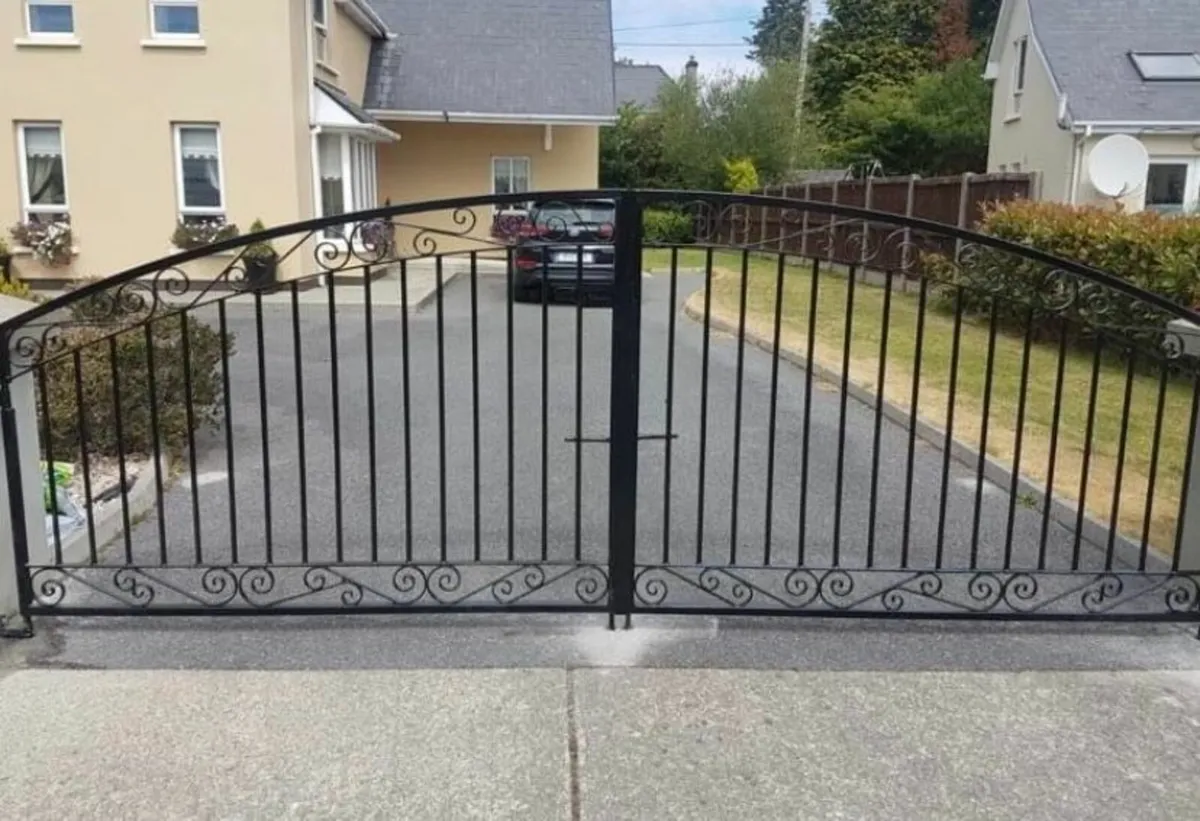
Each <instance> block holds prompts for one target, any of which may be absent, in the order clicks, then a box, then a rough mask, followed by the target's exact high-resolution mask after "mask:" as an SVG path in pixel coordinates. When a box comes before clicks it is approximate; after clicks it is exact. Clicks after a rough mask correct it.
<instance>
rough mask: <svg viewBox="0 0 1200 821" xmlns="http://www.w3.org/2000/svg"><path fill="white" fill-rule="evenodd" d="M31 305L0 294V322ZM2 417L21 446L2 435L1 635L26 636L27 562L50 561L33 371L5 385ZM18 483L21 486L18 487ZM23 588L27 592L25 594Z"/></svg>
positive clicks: (1, 392)
mask: <svg viewBox="0 0 1200 821" xmlns="http://www.w3.org/2000/svg"><path fill="white" fill-rule="evenodd" d="M31 307H33V304H32V303H30V302H25V301H24V300H20V299H13V298H12V297H7V296H0V321H5V320H7V319H10V318H11V317H14V316H16V315H17V314H20V313H22V312H24V311H26V310H28V309H29V308H31ZM4 400H7V402H5V401H4ZM0 421H2V423H3V427H4V428H11V430H12V431H13V432H14V433H15V437H14V438H15V440H16V451H17V452H16V453H9V452H8V451H7V449H6V445H5V443H6V442H7V441H8V440H9V437H6V436H0V459H2V460H3V464H4V470H2V471H0V635H5V636H23V635H28V634H29V622H28V619H27V618H26V614H25V605H26V604H27V603H28V600H29V593H28V591H29V590H30V589H31V588H30V582H29V577H28V570H27V568H26V565H28V564H36V563H45V562H46V561H48V560H49V545H48V544H47V542H46V525H45V522H46V512H45V510H44V507H43V504H42V492H41V490H42V488H41V482H42V477H41V473H42V471H41V467H40V464H39V458H40V454H41V449H40V443H39V441H38V420H37V396H36V391H35V389H34V375H33V374H32V373H26V374H22V375H21V376H18V377H17V378H16V379H13V380H12V382H11V383H10V384H9V385H8V389H7V391H5V390H4V389H3V386H0ZM15 484H19V487H18V488H14V485H15ZM14 490H15V491H17V492H14ZM18 498H19V500H20V506H21V509H18V510H14V509H13V505H12V503H13V501H14V500H16V499H18ZM22 590H25V591H27V592H26V593H25V595H22Z"/></svg>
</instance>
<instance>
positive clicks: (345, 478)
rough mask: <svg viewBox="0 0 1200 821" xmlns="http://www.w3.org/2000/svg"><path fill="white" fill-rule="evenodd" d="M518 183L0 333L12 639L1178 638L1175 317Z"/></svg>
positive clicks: (901, 220)
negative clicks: (456, 626)
mask: <svg viewBox="0 0 1200 821" xmlns="http://www.w3.org/2000/svg"><path fill="white" fill-rule="evenodd" d="M528 196H529V195H502V196H491V197H474V198H468V199H462V200H454V201H443V202H433V203H423V204H417V205H404V206H389V207H387V208H382V209H377V210H374V211H371V212H364V213H361V214H355V215H350V216H344V217H337V218H331V219H322V220H315V221H311V222H306V223H303V224H297V225H292V226H286V227H281V228H277V229H272V230H270V231H267V232H264V233H262V234H258V235H253V236H246V237H240V238H237V239H233V240H229V241H226V242H221V243H217V244H214V245H211V246H208V247H205V248H200V249H196V250H192V251H188V252H185V253H181V254H178V255H176V256H174V257H170V258H168V259H164V260H161V261H157V262H153V263H149V264H147V265H143V266H140V267H138V268H135V269H133V270H130V271H127V272H124V273H122V274H118V275H116V276H113V277H110V278H108V279H104V280H100V281H95V282H90V283H87V284H85V285H84V286H83V287H80V288H78V289H76V290H73V291H71V292H70V293H68V294H66V295H64V296H61V297H58V298H56V299H53V300H51V301H48V302H45V303H43V304H40V305H38V306H37V307H35V308H33V309H32V310H30V311H29V312H27V313H25V314H23V315H22V316H20V317H17V318H15V319H13V320H10V321H8V322H6V323H4V324H3V325H0V336H2V341H3V348H2V350H3V351H5V352H6V356H5V359H4V362H3V375H2V379H0V387H2V390H3V393H2V395H0V402H2V408H0V410H2V412H3V442H4V450H5V453H6V454H8V455H9V458H8V459H7V460H6V477H7V480H8V482H7V484H8V495H9V499H8V503H9V505H10V510H11V511H13V512H14V514H15V513H17V512H21V511H24V512H25V515H13V517H12V521H13V523H14V525H13V534H12V535H13V542H14V544H15V549H16V556H17V561H18V564H19V566H20V567H21V568H22V570H21V572H20V574H19V584H20V587H21V590H20V595H21V600H22V605H23V610H24V612H23V614H22V615H23V616H26V617H28V616H38V615H48V614H61V615H105V614H119V615H130V614H159V615H168V614H175V615H185V614H198V613H204V614H214V615H215V614H234V615H247V614H257V613H275V614H313V613H329V612H346V611H352V612H359V613H377V612H422V611H424V612H430V611H438V612H440V611H450V610H465V611H472V612H480V611H497V610H502V611H514V610H538V611H593V612H605V613H608V614H610V616H612V617H616V616H629V615H630V614H632V613H636V612H669V613H700V612H705V613H756V614H805V615H819V616H901V617H918V618H933V617H954V618H1005V619H1033V618H1037V619H1112V620H1160V621H1167V620H1171V621H1185V620H1198V619H1200V610H1198V609H1197V605H1198V602H1200V545H1197V544H1195V543H1194V542H1196V541H1197V540H1200V532H1198V531H1197V529H1196V528H1197V525H1196V524H1195V522H1191V523H1189V522H1188V518H1187V516H1188V510H1187V498H1188V492H1189V488H1190V486H1191V484H1192V483H1191V476H1190V472H1191V471H1190V469H1191V466H1192V463H1193V461H1194V451H1195V450H1196V447H1197V443H1196V440H1195V436H1194V431H1195V429H1196V417H1197V407H1198V398H1200V391H1198V386H1200V382H1198V378H1200V370H1198V369H1197V367H1196V362H1195V360H1194V359H1193V358H1191V357H1189V356H1187V355H1185V348H1186V345H1185V342H1186V339H1185V338H1184V335H1183V334H1182V332H1181V331H1179V330H1178V326H1173V325H1172V324H1171V323H1173V322H1175V321H1176V320H1188V321H1192V322H1200V316H1197V315H1196V314H1195V313H1193V312H1192V311H1190V310H1188V309H1187V308H1185V307H1183V306H1181V305H1177V304H1175V303H1173V302H1171V301H1170V300H1168V299H1166V298H1164V297H1161V296H1158V295H1156V294H1153V293H1150V292H1147V291H1144V290H1141V289H1139V288H1137V287H1135V286H1134V285H1132V284H1131V283H1129V282H1127V281H1125V280H1123V279H1121V278H1119V277H1118V276H1114V275H1110V274H1107V273H1104V272H1101V271H1097V270H1094V269H1092V268H1089V267H1088V266H1086V265H1084V264H1081V263H1076V262H1071V261H1068V260H1063V259H1058V258H1055V257H1053V256H1050V255H1048V254H1045V253H1043V252H1041V251H1038V250H1036V249H1034V248H1032V247H1027V246H1024V245H1020V244H1016V243H1013V242H1010V241H1006V240H1002V239H998V238H995V237H991V236H984V235H981V234H976V233H972V232H968V231H964V230H960V229H958V228H953V227H949V226H944V225H939V224H935V223H930V222H927V221H924V220H917V219H912V218H908V217H904V216H899V215H893V214H886V213H882V212H876V211H869V210H863V209H860V208H855V207H850V206H844V205H837V204H831V203H817V202H806V201H797V200H785V199H777V198H764V197H757V196H741V195H718V194H697V193H686V192H652V191H579V192H554V193H551V194H545V195H538V196H539V199H540V201H541V202H542V204H543V205H547V204H550V205H551V206H552V207H550V208H547V209H545V210H544V211H543V212H542V213H554V214H556V216H553V217H549V218H545V219H540V220H539V219H538V218H536V217H535V218H533V219H532V220H531V219H529V217H528V215H527V214H523V212H520V211H519V210H517V211H513V209H514V208H516V207H517V206H520V205H521V204H522V203H521V200H522V198H523V197H528ZM604 201H611V203H612V205H611V213H612V215H613V216H612V224H608V223H606V224H604V225H601V226H599V227H598V228H597V226H595V225H593V226H591V232H590V233H589V234H588V237H587V238H586V239H584V238H581V234H580V231H579V230H577V229H578V225H579V224H580V223H581V221H586V220H582V218H581V217H580V214H581V212H582V211H583V210H584V209H587V210H588V211H589V213H593V214H594V213H595V212H596V211H597V209H599V210H601V211H603V209H604V208H606V207H609V206H605V205H604ZM589 219H594V217H589ZM608 259H612V260H613V262H612V264H611V266H609V265H608V262H607V260H608ZM275 274H277V275H278V278H275V277H274V276H273V275H275ZM608 275H611V280H609V279H607V278H606V277H607V276H608ZM527 301H532V304H525V303H526V302H527ZM31 425H36V426H37V428H38V437H37V439H36V441H37V442H38V443H39V444H38V446H37V450H38V451H39V452H38V453H32V449H31V446H30V443H31V442H33V441H34V439H32V438H31V437H30V435H29V434H30V431H31V429H32V428H31ZM14 454H15V458H14V456H13V455H14ZM35 464H36V469H37V471H38V472H39V474H41V475H44V477H45V478H44V480H42V482H41V487H39V486H38V485H35V484H33V483H32V481H31V475H30V474H31V470H32V469H33V467H32V466H34V465H35ZM56 464H57V465H59V467H56ZM72 471H73V473H74V478H68V477H67V476H66V474H68V473H71V472H72ZM59 487H62V488H63V489H64V494H63V495H65V496H66V500H65V501H63V502H60V501H57V500H56V499H57V497H58V496H59V494H58V493H57V490H55V488H59ZM48 489H49V490H48ZM43 494H47V510H50V509H51V508H52V507H54V508H56V509H57V512H58V513H59V515H57V516H49V515H48V516H47V518H46V527H45V533H44V534H43V533H42V531H41V527H40V525H41V523H40V522H39V521H37V520H36V518H32V517H31V516H30V515H28V512H29V511H30V510H34V511H36V510H37V508H38V507H39V506H38V505H37V504H36V502H33V503H32V504H31V499H35V498H36V497H38V496H41V495H43ZM52 499H53V500H55V501H51V500H52ZM59 505H61V507H58V506H59ZM1193 518H1195V516H1193ZM35 524H36V525H37V526H36V527H35V526H34V525H35Z"/></svg>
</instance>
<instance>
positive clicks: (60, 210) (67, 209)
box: [17, 121, 71, 222]
mask: <svg viewBox="0 0 1200 821" xmlns="http://www.w3.org/2000/svg"><path fill="white" fill-rule="evenodd" d="M27 128H57V129H58V145H59V148H60V149H61V150H62V166H63V204H62V205H34V204H33V203H32V202H30V199H31V194H32V192H31V191H30V190H29V157H28V156H27V155H26V153H25V129H27ZM17 153H18V156H19V158H20V163H19V165H20V178H21V221H22V222H29V220H30V218H31V216H32V215H34V214H60V215H62V216H63V217H64V218H65V219H66V220H68V221H69V220H70V219H71V193H70V189H69V188H68V186H67V137H66V132H65V131H64V130H63V125H62V123H61V122H53V121H45V122H36V121H30V122H22V123H17Z"/></svg>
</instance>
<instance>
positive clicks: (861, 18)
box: [809, 0, 942, 117]
mask: <svg viewBox="0 0 1200 821" xmlns="http://www.w3.org/2000/svg"><path fill="white" fill-rule="evenodd" d="M941 6H942V2H941V0H829V2H828V7H829V17H828V18H827V19H826V20H825V22H824V23H822V24H821V28H820V31H819V32H818V36H817V38H816V41H815V43H814V44H813V52H812V66H811V73H810V74H809V94H810V96H811V98H812V100H813V102H814V103H815V104H816V107H817V109H818V110H819V111H820V112H822V113H823V114H824V115H826V116H827V117H829V116H836V114H837V112H838V111H839V110H840V108H841V104H842V100H843V99H845V98H846V97H847V95H849V94H850V93H852V92H854V93H862V92H869V91H873V90H875V89H879V88H882V87H884V86H887V85H897V84H899V85H904V84H907V83H908V82H910V81H911V80H912V79H913V78H914V77H916V76H918V75H920V74H923V73H925V72H927V71H930V70H932V69H933V68H934V65H935V61H934V52H933V48H932V47H931V46H930V43H931V42H932V41H933V36H934V32H935V30H936V23H937V15H938V11H939V10H940V9H941Z"/></svg>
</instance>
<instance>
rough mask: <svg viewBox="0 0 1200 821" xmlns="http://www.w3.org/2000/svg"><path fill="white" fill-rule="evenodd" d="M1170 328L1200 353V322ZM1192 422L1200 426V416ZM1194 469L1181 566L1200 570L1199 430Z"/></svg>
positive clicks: (1187, 348) (1189, 351)
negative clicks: (1199, 418) (1199, 323)
mask: <svg viewBox="0 0 1200 821" xmlns="http://www.w3.org/2000/svg"><path fill="white" fill-rule="evenodd" d="M1168 329H1169V330H1170V331H1171V332H1172V333H1175V334H1177V335H1178V339H1179V340H1180V341H1181V342H1182V343H1183V355H1184V356H1193V357H1200V326H1196V325H1193V324H1192V323H1191V322H1188V321H1186V320H1183V319H1177V320H1175V321H1174V322H1172V323H1171V324H1170V325H1169V326H1168ZM1192 423H1193V424H1195V425H1196V426H1197V427H1198V428H1200V420H1197V419H1193V420H1192ZM1188 464H1189V465H1190V466H1191V469H1190V470H1188V471H1187V477H1188V485H1187V487H1186V488H1184V491H1183V498H1184V508H1183V520H1182V521H1180V522H1179V528H1180V529H1181V531H1182V537H1181V538H1180V540H1179V569H1180V570H1182V571H1185V572H1193V573H1200V430H1196V431H1195V432H1194V433H1193V435H1192V453H1191V461H1190V462H1189V463H1188Z"/></svg>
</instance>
